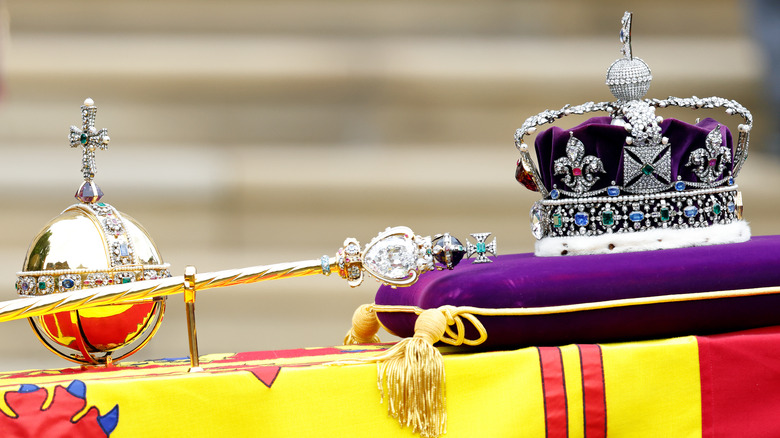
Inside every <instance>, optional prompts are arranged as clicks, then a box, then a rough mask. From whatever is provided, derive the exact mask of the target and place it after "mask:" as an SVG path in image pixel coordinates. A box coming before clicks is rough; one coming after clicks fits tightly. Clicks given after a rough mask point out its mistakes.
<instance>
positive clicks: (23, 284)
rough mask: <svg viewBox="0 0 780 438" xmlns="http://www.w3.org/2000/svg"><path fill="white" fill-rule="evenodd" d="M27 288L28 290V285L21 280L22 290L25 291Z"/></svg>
mask: <svg viewBox="0 0 780 438" xmlns="http://www.w3.org/2000/svg"><path fill="white" fill-rule="evenodd" d="M28 290H30V285H29V284H28V283H27V282H26V281H23V282H22V291H23V292H27V291H28Z"/></svg>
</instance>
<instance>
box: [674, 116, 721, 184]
mask: <svg viewBox="0 0 780 438" xmlns="http://www.w3.org/2000/svg"><path fill="white" fill-rule="evenodd" d="M726 163H731V151H730V150H729V148H727V147H725V146H723V137H722V136H721V135H720V125H718V126H717V127H716V128H715V129H713V130H712V131H710V133H709V134H707V139H706V140H705V141H704V147H703V148H699V149H696V150H695V151H693V152H691V156H690V157H688V163H686V164H685V165H686V166H695V167H694V169H693V173H695V174H696V176H697V177H699V181H701V182H706V183H712V182H714V181H715V180H717V179H718V177H719V176H721V175H723V171H724V170H725V169H726Z"/></svg>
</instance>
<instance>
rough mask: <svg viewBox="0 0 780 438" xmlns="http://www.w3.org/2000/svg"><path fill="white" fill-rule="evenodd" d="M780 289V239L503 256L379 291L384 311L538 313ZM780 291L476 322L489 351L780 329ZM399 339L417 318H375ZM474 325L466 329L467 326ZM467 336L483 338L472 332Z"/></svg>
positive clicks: (483, 318) (389, 314) (482, 318)
mask: <svg viewBox="0 0 780 438" xmlns="http://www.w3.org/2000/svg"><path fill="white" fill-rule="evenodd" d="M768 286H780V236H761V237H753V238H752V239H751V240H750V241H748V242H745V243H736V244H728V245H714V246H702V247H694V248H680V249H669V250H660V251H646V252H636V253H624V254H604V255H587V256H570V257H535V256H534V255H533V254H513V255H505V256H499V257H496V258H495V261H494V262H493V263H489V264H477V265H475V264H469V263H468V261H467V260H464V261H463V262H462V263H461V265H459V266H458V267H456V268H455V270H453V271H440V272H431V273H428V274H425V275H423V276H422V277H421V278H420V280H419V281H418V282H417V283H416V284H415V285H413V286H411V287H408V288H398V289H392V288H390V287H386V286H382V287H380V289H379V291H378V292H377V295H376V300H375V302H376V304H378V305H401V306H417V307H420V308H423V309H429V308H437V307H440V306H444V305H450V306H473V307H479V308H490V309H503V308H534V307H549V306H564V305H569V304H580V303H596V302H602V301H610V300H618V299H626V298H642V297H656V296H664V295H678V294H689V293H696V292H711V291H723V290H733V289H748V288H757V287H768ZM778 309H780V294H768V295H761V296H749V297H730V298H718V299H709V300H696V301H694V300H691V301H683V302H675V303H661V304H644V305H640V306H628V307H617V308H609V309H601V310H587V311H578V312H572V313H554V314H547V315H537V316H479V317H478V318H479V320H480V321H481V322H482V324H483V325H484V327H485V329H486V330H487V333H488V339H487V341H486V342H485V345H506V346H510V345H511V346H519V345H559V344H565V343H571V342H580V343H587V342H607V341H621V340H633V339H648V338H658V337H668V336H677V335H688V334H707V333H715V332H726V331H734V330H740V329H747V328H753V327H761V326H767V325H777V324H780V311H778ZM378 316H379V319H380V321H381V322H382V324H383V325H384V326H385V327H386V328H387V329H388V330H390V331H391V332H393V333H395V334H396V335H398V336H402V337H408V336H411V335H412V334H413V333H414V331H413V330H414V321H415V319H416V316H415V315H414V314H402V313H392V312H381V311H380V312H378ZM467 325H468V324H467ZM467 337H468V338H470V339H475V338H476V337H477V335H476V332H475V331H474V330H473V328H471V327H469V330H467Z"/></svg>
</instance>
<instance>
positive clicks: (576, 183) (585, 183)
mask: <svg viewBox="0 0 780 438" xmlns="http://www.w3.org/2000/svg"><path fill="white" fill-rule="evenodd" d="M553 166H554V170H555V174H556V175H564V177H563V183H564V184H566V185H567V186H569V187H570V188H571V189H572V190H573V191H574V192H575V193H578V194H579V193H585V192H586V191H588V190H589V189H590V188H591V187H593V184H595V183H596V181H598V180H599V177H598V176H596V175H594V174H595V173H596V172H601V173H605V171H604V164H603V163H602V162H601V159H599V158H598V157H596V156H594V155H585V145H584V144H582V142H581V141H580V140H579V139H578V138H577V137H575V136H574V133H573V132H569V142H568V143H566V156H565V157H561V158H558V159H557V160H555V162H554V163H553Z"/></svg>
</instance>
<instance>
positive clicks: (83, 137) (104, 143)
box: [68, 99, 111, 181]
mask: <svg viewBox="0 0 780 438" xmlns="http://www.w3.org/2000/svg"><path fill="white" fill-rule="evenodd" d="M96 114H97V107H96V106H95V102H94V101H93V100H92V99H86V100H85V101H84V105H82V106H81V129H79V128H78V127H76V126H74V125H70V134H69V135H68V140H69V141H70V147H72V148H75V147H78V146H81V147H82V148H83V149H84V150H83V157H82V167H81V171H82V173H83V175H84V181H92V179H93V178H95V173H96V172H97V165H96V164H95V149H101V150H106V149H107V148H108V142H109V141H110V140H111V138H109V136H108V130H107V129H105V128H103V129H101V130H97V129H96V128H95V115H96Z"/></svg>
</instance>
